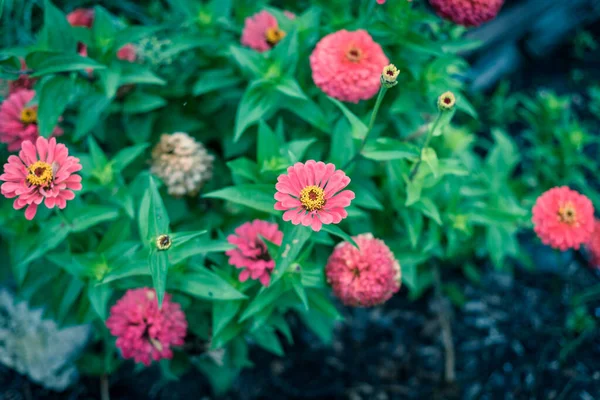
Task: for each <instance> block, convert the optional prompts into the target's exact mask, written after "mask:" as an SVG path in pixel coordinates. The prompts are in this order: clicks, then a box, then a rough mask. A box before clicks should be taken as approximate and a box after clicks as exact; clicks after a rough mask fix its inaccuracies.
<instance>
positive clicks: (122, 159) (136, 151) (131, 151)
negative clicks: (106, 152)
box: [112, 143, 149, 171]
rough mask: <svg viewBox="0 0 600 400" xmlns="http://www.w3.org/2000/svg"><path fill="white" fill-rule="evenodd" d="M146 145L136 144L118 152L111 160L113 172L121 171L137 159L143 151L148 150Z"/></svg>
mask: <svg viewBox="0 0 600 400" xmlns="http://www.w3.org/2000/svg"><path fill="white" fill-rule="evenodd" d="M148 146H149V144H148V143H143V144H138V145H135V146H131V147H126V148H124V149H123V150H121V151H119V152H118V153H117V154H116V155H115V157H114V158H113V159H112V162H113V168H114V169H115V171H122V170H123V169H124V168H126V167H127V166H128V165H129V164H131V163H132V162H133V160H135V159H136V158H137V157H139V156H140V155H141V154H142V153H143V152H144V150H146V149H147V148H148Z"/></svg>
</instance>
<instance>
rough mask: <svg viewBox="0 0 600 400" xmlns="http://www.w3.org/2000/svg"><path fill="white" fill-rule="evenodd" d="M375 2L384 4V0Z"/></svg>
mask: <svg viewBox="0 0 600 400" xmlns="http://www.w3.org/2000/svg"><path fill="white" fill-rule="evenodd" d="M377 4H385V0H377Z"/></svg>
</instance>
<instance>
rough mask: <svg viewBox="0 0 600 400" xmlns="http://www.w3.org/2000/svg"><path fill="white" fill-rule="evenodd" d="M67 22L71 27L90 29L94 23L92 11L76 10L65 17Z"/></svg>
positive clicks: (90, 9)
mask: <svg viewBox="0 0 600 400" xmlns="http://www.w3.org/2000/svg"><path fill="white" fill-rule="evenodd" d="M67 21H69V24H71V26H83V27H86V28H91V27H92V24H93V23H94V9H92V8H77V9H75V10H73V11H71V12H70V13H69V14H68V15H67Z"/></svg>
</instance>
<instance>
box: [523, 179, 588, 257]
mask: <svg viewBox="0 0 600 400" xmlns="http://www.w3.org/2000/svg"><path fill="white" fill-rule="evenodd" d="M532 221H533V225H534V230H535V233H537V235H538V236H539V238H540V239H541V240H542V242H543V243H544V244H546V245H550V246H552V247H553V248H555V249H559V250H562V251H565V250H567V249H569V248H573V249H575V250H578V249H579V246H580V245H582V244H584V243H585V242H587V241H588V240H589V239H590V237H591V236H592V233H593V231H594V206H593V205H592V202H591V201H590V199H588V198H587V197H585V196H584V195H582V194H579V193H578V192H576V191H574V190H571V189H569V188H568V187H566V186H561V187H555V188H552V189H550V190H548V191H546V192H545V193H543V194H542V195H541V196H540V197H538V199H537V200H536V202H535V205H534V206H533V218H532Z"/></svg>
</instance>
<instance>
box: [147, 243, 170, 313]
mask: <svg viewBox="0 0 600 400" xmlns="http://www.w3.org/2000/svg"><path fill="white" fill-rule="evenodd" d="M167 252H168V251H160V250H158V249H156V248H153V249H152V250H150V256H149V257H148V264H149V266H150V275H152V285H153V286H154V290H156V297H157V298H158V306H159V307H160V306H162V301H163V298H164V297H165V291H166V290H167V272H168V271H169V257H168V254H167Z"/></svg>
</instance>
